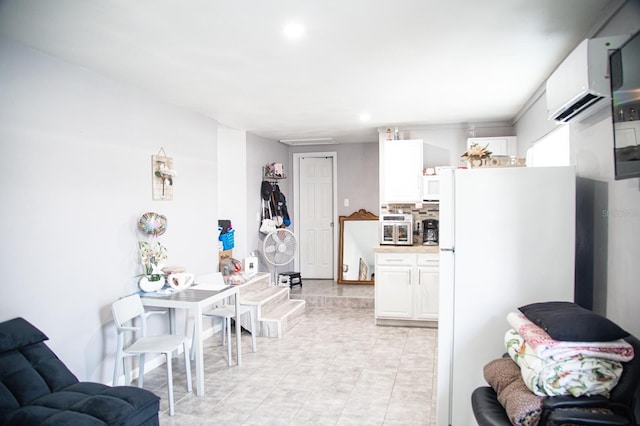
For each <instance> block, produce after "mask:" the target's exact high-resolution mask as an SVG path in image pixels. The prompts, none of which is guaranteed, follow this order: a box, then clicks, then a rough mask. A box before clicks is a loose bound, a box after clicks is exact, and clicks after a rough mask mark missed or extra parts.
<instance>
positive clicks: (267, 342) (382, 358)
mask: <svg viewBox="0 0 640 426" xmlns="http://www.w3.org/2000/svg"><path fill="white" fill-rule="evenodd" d="M373 291H374V287H373V286H365V285H362V286H361V285H341V284H340V285H339V284H336V283H335V282H333V281H327V280H303V287H302V288H300V287H299V286H296V287H294V288H293V289H292V291H291V293H292V295H294V296H296V297H299V298H305V299H306V300H307V301H308V300H309V298H311V297H314V298H317V299H318V300H319V299H322V300H321V301H320V302H318V304H319V307H313V306H311V305H312V304H309V303H307V307H306V312H305V314H304V316H303V318H302V320H301V321H300V323H299V324H297V325H296V326H294V327H293V328H292V329H290V330H289V331H288V332H287V333H286V334H285V335H284V336H283V337H282V338H280V339H274V338H264V337H261V338H258V352H256V353H253V352H251V349H250V348H251V340H250V335H249V334H248V333H246V332H245V333H243V335H242V344H243V365H242V366H240V367H238V366H235V365H234V366H233V367H228V366H227V359H226V348H225V347H223V346H222V345H221V342H220V338H219V335H218V334H215V335H214V336H212V337H211V338H209V339H207V341H206V342H205V364H206V367H205V374H206V377H205V396H203V397H198V396H196V395H195V394H194V393H190V394H188V393H186V387H185V384H184V361H182V363H180V359H176V360H174V373H175V376H174V385H175V395H176V407H175V411H176V414H175V415H174V416H169V415H168V413H167V410H168V406H167V403H166V398H167V397H166V378H165V377H166V376H165V370H164V367H159V368H156V369H155V370H153V371H152V372H150V373H148V374H147V376H145V388H148V389H151V390H153V391H155V392H156V393H157V394H158V395H159V396H161V397H162V401H161V409H162V412H161V414H160V424H161V425H163V426H184V425H189V426H198V425H211V424H215V425H274V426H279V425H303V426H304V425H327V426H328V425H340V426H343V425H367V426H369V425H372V426H375V425H381V426H382V425H430V424H433V425H434V424H435V400H434V393H435V392H434V383H435V381H434V380H435V369H436V344H437V330H436V329H424V328H411V327H380V326H376V325H375V322H374V318H373V308H372V306H373V305H372V300H373ZM335 298H347V299H349V300H332V299H335ZM358 298H360V299H361V300H357V299H358ZM368 304H370V305H368ZM234 353H235V346H234ZM234 356H235V355H234ZM192 366H193V365H192Z"/></svg>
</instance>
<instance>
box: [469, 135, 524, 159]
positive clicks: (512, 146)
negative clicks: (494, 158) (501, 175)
mask: <svg viewBox="0 0 640 426" xmlns="http://www.w3.org/2000/svg"><path fill="white" fill-rule="evenodd" d="M473 143H477V144H478V145H479V146H481V147H485V146H486V147H487V149H488V150H489V151H491V155H507V156H515V155H517V154H518V139H517V138H516V137H515V136H501V137H488V138H468V139H467V148H469V147H470V146H471V144H473Z"/></svg>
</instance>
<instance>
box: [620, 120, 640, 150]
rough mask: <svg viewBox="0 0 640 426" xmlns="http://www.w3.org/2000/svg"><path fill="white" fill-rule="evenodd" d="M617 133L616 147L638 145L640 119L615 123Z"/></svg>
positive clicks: (639, 139) (639, 140)
mask: <svg viewBox="0 0 640 426" xmlns="http://www.w3.org/2000/svg"><path fill="white" fill-rule="evenodd" d="M613 127H614V129H615V133H616V148H623V147H625V146H629V145H631V146H633V145H638V143H639V142H640V121H625V122H622V123H615V124H614V125H613Z"/></svg>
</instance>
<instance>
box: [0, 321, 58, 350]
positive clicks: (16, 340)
mask: <svg viewBox="0 0 640 426" xmlns="http://www.w3.org/2000/svg"><path fill="white" fill-rule="evenodd" d="M48 339H49V338H48V337H47V336H46V335H45V334H44V333H43V332H42V331H40V330H38V329H37V328H35V327H34V326H33V325H31V324H30V323H28V322H27V321H26V320H25V319H24V318H14V319H12V320H9V321H5V322H3V323H0V353H2V352H6V351H10V350H12V349H17V348H20V347H22V346H26V345H30V344H31V343H38V342H43V341H45V340H48Z"/></svg>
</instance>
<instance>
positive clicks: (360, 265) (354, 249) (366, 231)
mask: <svg viewBox="0 0 640 426" xmlns="http://www.w3.org/2000/svg"><path fill="white" fill-rule="evenodd" d="M339 220H340V253H339V259H338V283H340V284H374V276H375V270H374V264H375V259H374V254H373V248H374V247H375V246H377V245H378V216H376V215H374V214H373V213H371V212H368V211H366V210H364V209H360V210H358V211H357V212H355V213H353V214H351V215H350V216H340V217H339Z"/></svg>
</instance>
